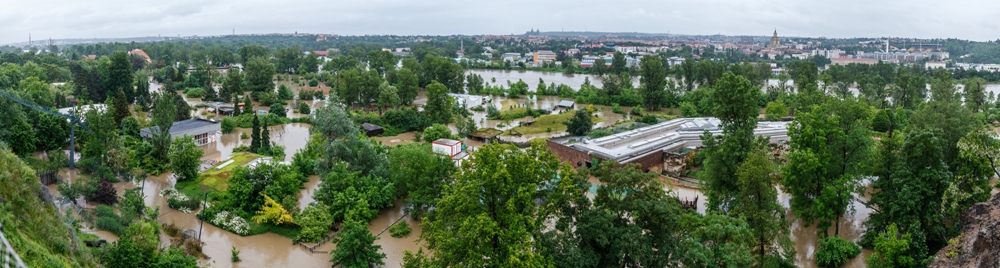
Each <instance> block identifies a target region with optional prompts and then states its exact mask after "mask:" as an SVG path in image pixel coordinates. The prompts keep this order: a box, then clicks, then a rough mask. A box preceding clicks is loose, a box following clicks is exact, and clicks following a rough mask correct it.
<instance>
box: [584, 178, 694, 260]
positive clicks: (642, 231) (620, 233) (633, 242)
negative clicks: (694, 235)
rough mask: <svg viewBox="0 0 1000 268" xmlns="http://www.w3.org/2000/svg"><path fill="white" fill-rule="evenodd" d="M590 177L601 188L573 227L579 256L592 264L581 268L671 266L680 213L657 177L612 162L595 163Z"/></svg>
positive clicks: (675, 254) (675, 246)
mask: <svg viewBox="0 0 1000 268" xmlns="http://www.w3.org/2000/svg"><path fill="white" fill-rule="evenodd" d="M593 175H594V176H595V177H597V179H598V180H600V181H601V182H602V183H603V185H602V186H601V187H600V188H598V189H597V195H596V196H595V197H594V205H593V208H590V209H589V210H586V211H584V212H583V214H582V216H581V217H580V218H578V219H577V220H578V222H577V224H576V225H577V228H578V229H577V231H576V232H577V234H578V235H579V236H580V245H579V247H580V250H581V252H582V253H583V255H585V256H586V255H593V256H594V258H596V260H594V262H593V263H590V264H589V265H587V266H593V267H638V266H650V267H669V266H673V265H676V264H677V260H678V259H680V258H679V257H678V254H679V253H680V252H679V251H680V248H678V246H679V243H678V239H676V237H677V236H678V235H679V234H680V233H681V232H680V230H681V224H680V223H681V221H680V219H681V215H682V214H683V213H684V212H683V211H682V210H681V208H680V204H679V203H678V202H676V201H675V200H672V199H671V197H670V195H669V193H668V192H666V191H665V190H664V187H663V185H662V184H661V183H660V182H659V181H658V180H657V179H656V177H657V175H656V174H655V173H647V172H643V171H642V170H640V168H639V165H637V164H630V165H626V166H621V165H620V164H618V163H615V162H614V161H603V162H601V163H600V164H599V166H598V167H597V169H596V171H594V173H593Z"/></svg>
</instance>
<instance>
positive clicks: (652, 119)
mask: <svg viewBox="0 0 1000 268" xmlns="http://www.w3.org/2000/svg"><path fill="white" fill-rule="evenodd" d="M637 121H639V123H643V124H648V125H654V124H656V123H659V122H660V119H657V118H656V116H653V115H645V116H643V117H642V118H639V120H637Z"/></svg>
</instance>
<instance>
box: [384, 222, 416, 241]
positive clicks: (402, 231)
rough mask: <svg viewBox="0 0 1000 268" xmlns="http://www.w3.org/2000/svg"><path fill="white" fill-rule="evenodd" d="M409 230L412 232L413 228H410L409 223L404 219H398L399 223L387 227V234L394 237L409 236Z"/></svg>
mask: <svg viewBox="0 0 1000 268" xmlns="http://www.w3.org/2000/svg"><path fill="white" fill-rule="evenodd" d="M411 232H413V230H412V229H410V224H409V223H406V221H400V222H399V223H396V225H393V226H392V227H389V235H391V236H392V237H395V238H403V237H407V236H410V233H411Z"/></svg>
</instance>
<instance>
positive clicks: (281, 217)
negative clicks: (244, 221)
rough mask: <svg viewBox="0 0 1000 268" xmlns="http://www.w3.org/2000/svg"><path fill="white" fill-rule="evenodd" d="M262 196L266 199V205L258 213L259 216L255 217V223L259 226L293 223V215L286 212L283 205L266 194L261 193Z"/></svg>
mask: <svg viewBox="0 0 1000 268" xmlns="http://www.w3.org/2000/svg"><path fill="white" fill-rule="evenodd" d="M260 195H261V196H263V197H264V205H263V206H261V207H260V210H258V211H257V213H256V214H257V215H254V216H253V218H252V219H253V221H255V222H257V224H261V223H271V224H274V225H280V224H284V223H293V219H292V214H291V213H288V210H285V208H284V207H282V206H281V204H278V202H276V201H274V199H271V197H270V196H267V195H266V194H264V193H260Z"/></svg>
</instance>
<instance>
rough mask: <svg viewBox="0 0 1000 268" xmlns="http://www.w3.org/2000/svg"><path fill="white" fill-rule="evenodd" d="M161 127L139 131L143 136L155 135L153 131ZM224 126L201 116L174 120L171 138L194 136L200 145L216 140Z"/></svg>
mask: <svg viewBox="0 0 1000 268" xmlns="http://www.w3.org/2000/svg"><path fill="white" fill-rule="evenodd" d="M159 129H160V127H159V126H153V127H147V128H144V129H142V130H140V131H139V135H140V136H142V137H143V138H151V137H153V133H154V132H156V131H158V130H159ZM221 129H222V128H221V127H220V126H219V122H214V121H209V120H205V119H201V118H195V119H188V120H184V121H179V122H174V124H173V125H171V126H170V138H171V139H174V138H179V137H183V136H185V135H187V136H191V137H194V143H195V144H197V145H198V146H201V145H205V144H209V143H213V142H216V141H217V140H218V139H219V133H220V130H221Z"/></svg>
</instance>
